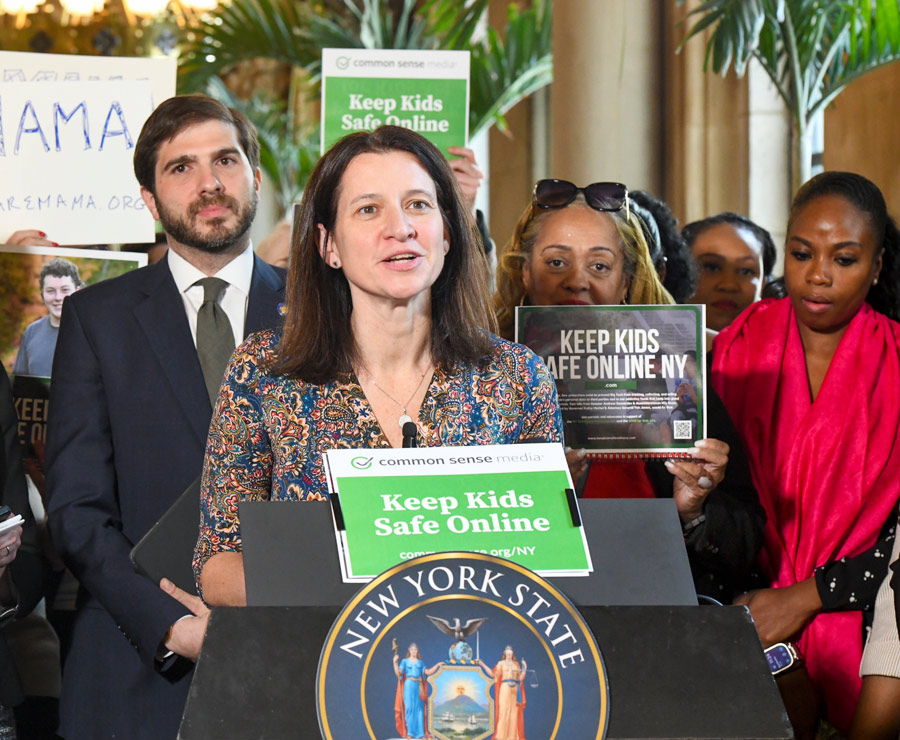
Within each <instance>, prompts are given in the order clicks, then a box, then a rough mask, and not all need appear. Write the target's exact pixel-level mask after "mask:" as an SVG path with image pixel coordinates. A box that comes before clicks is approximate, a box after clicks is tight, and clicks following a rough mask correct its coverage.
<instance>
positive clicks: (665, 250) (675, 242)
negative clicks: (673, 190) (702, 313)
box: [628, 190, 697, 303]
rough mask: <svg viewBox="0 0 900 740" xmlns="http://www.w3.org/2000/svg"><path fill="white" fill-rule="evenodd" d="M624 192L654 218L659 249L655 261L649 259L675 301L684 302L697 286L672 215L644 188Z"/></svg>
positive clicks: (694, 269) (676, 222)
mask: <svg viewBox="0 0 900 740" xmlns="http://www.w3.org/2000/svg"><path fill="white" fill-rule="evenodd" d="M628 195H629V196H630V197H631V198H632V200H633V201H634V202H635V203H637V204H638V205H639V206H641V207H642V208H644V209H646V210H647V211H649V212H650V216H651V217H652V218H653V220H654V221H655V223H656V232H657V234H659V243H660V247H661V248H662V253H661V254H660V259H659V261H657V260H656V259H655V258H654V260H653V262H654V264H655V265H656V271H657V272H658V273H659V274H660V277H661V278H662V279H663V285H664V286H665V287H666V290H668V291H669V293H671V294H672V297H673V298H674V299H675V301H676V302H677V303H684V302H685V301H686V300H687V299H688V298H690V297H691V296H692V295H694V289H695V288H696V287H697V267H696V265H695V264H694V259H693V257H692V256H691V250H690V247H688V245H687V243H685V241H684V239H683V238H682V236H681V232H680V231H679V230H678V219H677V218H675V216H674V215H673V213H672V209H671V208H669V204H668V203H666V202H665V201H664V200H660V199H659V198H657V197H656V196H655V195H653V194H652V193H648V192H647V191H646V190H635V191H634V192H633V193H629V194H628ZM641 215H643V214H641Z"/></svg>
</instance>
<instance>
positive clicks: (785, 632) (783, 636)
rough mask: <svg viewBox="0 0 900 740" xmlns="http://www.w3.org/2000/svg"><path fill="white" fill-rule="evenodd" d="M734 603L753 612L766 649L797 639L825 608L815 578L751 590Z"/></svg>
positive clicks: (757, 629) (752, 614) (754, 621)
mask: <svg viewBox="0 0 900 740" xmlns="http://www.w3.org/2000/svg"><path fill="white" fill-rule="evenodd" d="M734 604H735V605H737V606H746V607H748V608H749V609H750V616H751V617H752V618H753V623H754V624H755V625H756V631H757V633H758V634H759V639H760V641H761V642H762V644H763V647H764V648H767V647H770V646H771V645H774V644H775V643H776V642H783V641H785V640H790V639H793V638H794V637H796V636H797V635H798V634H799V633H800V632H801V631H802V630H803V628H804V627H805V626H806V625H807V624H808V623H809V622H810V621H812V619H813V617H815V616H816V614H818V613H819V611H820V610H821V608H822V600H821V599H820V598H819V591H818V589H816V580H815V578H807V579H806V580H805V581H800V582H799V583H795V584H794V585H793V586H785V587H784V588H762V589H759V590H758V591H748V592H747V593H745V594H741V595H740V596H738V597H737V598H736V599H735V600H734Z"/></svg>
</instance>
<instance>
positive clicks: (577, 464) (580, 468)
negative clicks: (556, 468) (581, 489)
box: [566, 447, 591, 486]
mask: <svg viewBox="0 0 900 740" xmlns="http://www.w3.org/2000/svg"><path fill="white" fill-rule="evenodd" d="M566 464H567V465H568V466H569V474H570V475H571V476H572V483H573V484H574V485H576V486H577V485H578V481H580V480H581V478H582V476H583V475H584V473H585V471H586V470H587V469H588V466H589V465H590V464H591V461H590V460H589V459H588V457H587V452H586V451H585V450H571V449H569V448H568V447H567V448H566Z"/></svg>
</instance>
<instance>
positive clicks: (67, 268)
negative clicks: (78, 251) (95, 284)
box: [40, 257, 84, 290]
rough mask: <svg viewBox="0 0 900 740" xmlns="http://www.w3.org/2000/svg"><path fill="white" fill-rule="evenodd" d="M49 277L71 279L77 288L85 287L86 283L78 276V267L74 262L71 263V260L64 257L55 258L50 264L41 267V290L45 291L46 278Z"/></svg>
mask: <svg viewBox="0 0 900 740" xmlns="http://www.w3.org/2000/svg"><path fill="white" fill-rule="evenodd" d="M48 275H49V276H50V277H58V278H66V277H67V278H71V279H72V283H73V284H74V285H75V287H76V288H83V287H84V281H83V280H82V279H81V275H79V274H78V267H77V266H76V265H75V263H74V262H69V260H67V259H63V258H62V257H54V258H53V259H52V260H50V261H49V262H46V263H44V266H43V267H41V276H40V285H41V290H43V289H44V278H46V277H47V276H48Z"/></svg>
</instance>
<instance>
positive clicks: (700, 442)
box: [694, 439, 706, 447]
mask: <svg viewBox="0 0 900 740" xmlns="http://www.w3.org/2000/svg"><path fill="white" fill-rule="evenodd" d="M694 447H706V440H705V439H698V440H697V441H696V442H694Z"/></svg>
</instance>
